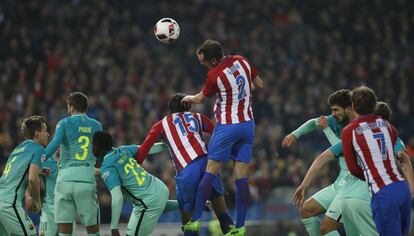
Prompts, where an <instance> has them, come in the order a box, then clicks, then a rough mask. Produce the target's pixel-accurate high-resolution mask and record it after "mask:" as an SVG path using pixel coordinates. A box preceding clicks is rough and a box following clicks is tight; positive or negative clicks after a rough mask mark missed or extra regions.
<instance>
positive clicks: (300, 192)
mask: <svg viewBox="0 0 414 236" xmlns="http://www.w3.org/2000/svg"><path fill="white" fill-rule="evenodd" d="M334 158H335V154H334V153H333V152H332V151H331V150H329V149H327V150H326V151H324V152H323V153H322V154H320V155H319V156H317V157H316V158H315V160H314V161H313V163H312V165H311V166H310V168H309V170H308V171H307V172H306V175H305V178H303V181H302V183H301V184H300V185H299V187H298V188H297V189H296V191H295V193H294V194H293V202H294V203H295V204H296V205H297V206H298V207H302V205H303V203H304V200H305V195H306V191H307V189H308V188H309V186H310V185H311V183H312V181H313V179H314V178H315V176H316V175H317V173H319V171H320V170H321V169H322V167H323V166H325V164H326V163H327V162H328V161H330V160H332V159H334Z"/></svg>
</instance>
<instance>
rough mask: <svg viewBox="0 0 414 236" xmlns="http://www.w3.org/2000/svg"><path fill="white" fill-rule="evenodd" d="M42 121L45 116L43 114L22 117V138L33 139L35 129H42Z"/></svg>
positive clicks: (43, 121)
mask: <svg viewBox="0 0 414 236" xmlns="http://www.w3.org/2000/svg"><path fill="white" fill-rule="evenodd" d="M44 123H45V118H44V117H43V116H38V115H34V116H30V117H28V118H26V119H24V120H23V122H22V127H21V129H22V133H23V136H24V138H26V139H33V138H34V136H35V133H36V131H39V132H40V131H42V125H43V124H44Z"/></svg>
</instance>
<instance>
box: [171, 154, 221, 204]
mask: <svg viewBox="0 0 414 236" xmlns="http://www.w3.org/2000/svg"><path fill="white" fill-rule="evenodd" d="M206 166H207V157H206V156H202V157H198V158H197V159H195V160H193V161H192V162H191V163H190V164H188V165H187V166H186V167H185V168H184V169H182V170H181V171H180V173H178V175H177V176H176V177H175V190H176V195H177V201H178V204H179V206H180V208H181V209H183V210H184V211H185V212H190V211H192V210H194V204H195V198H196V194H197V189H198V185H199V183H200V181H201V179H202V178H203V176H204V173H205V172H206ZM223 193H224V190H223V184H222V183H221V180H220V177H218V178H215V179H214V181H213V188H212V191H211V194H210V198H209V199H210V200H212V199H214V198H217V197H219V196H223Z"/></svg>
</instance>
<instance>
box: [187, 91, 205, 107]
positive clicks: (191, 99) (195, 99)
mask: <svg viewBox="0 0 414 236" xmlns="http://www.w3.org/2000/svg"><path fill="white" fill-rule="evenodd" d="M206 98H207V97H206V96H204V94H203V93H202V92H199V93H197V94H196V95H187V96H185V97H184V98H183V99H182V100H181V103H182V104H184V105H186V104H193V103H194V104H200V103H202V102H203V101H204V100H205V99H206ZM187 106H188V105H187Z"/></svg>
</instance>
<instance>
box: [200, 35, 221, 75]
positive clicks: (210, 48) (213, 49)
mask: <svg viewBox="0 0 414 236" xmlns="http://www.w3.org/2000/svg"><path fill="white" fill-rule="evenodd" d="M223 56H224V52H223V47H222V46H221V44H220V42H218V41H216V40H211V39H207V40H206V41H204V43H203V44H201V45H200V46H199V47H198V48H197V57H198V60H199V61H200V63H201V65H204V66H206V67H207V68H209V69H210V68H212V67H214V66H216V65H217V64H218V63H219V61H220V60H221V59H222V58H223Z"/></svg>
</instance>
